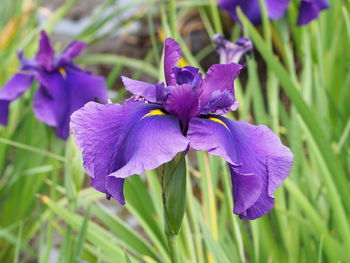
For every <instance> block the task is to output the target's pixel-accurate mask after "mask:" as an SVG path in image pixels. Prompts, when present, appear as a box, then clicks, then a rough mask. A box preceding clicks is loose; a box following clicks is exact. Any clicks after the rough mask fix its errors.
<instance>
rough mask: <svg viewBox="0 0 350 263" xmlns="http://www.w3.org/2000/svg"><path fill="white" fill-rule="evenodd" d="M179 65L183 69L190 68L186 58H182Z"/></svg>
mask: <svg viewBox="0 0 350 263" xmlns="http://www.w3.org/2000/svg"><path fill="white" fill-rule="evenodd" d="M178 65H179V66H180V67H181V68H183V67H186V66H188V63H187V62H186V60H185V59H184V58H181V59H180V60H179V63H178Z"/></svg>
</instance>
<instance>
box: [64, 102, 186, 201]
mask: <svg viewBox="0 0 350 263" xmlns="http://www.w3.org/2000/svg"><path fill="white" fill-rule="evenodd" d="M71 129H72V132H73V134H74V137H75V139H76V141H77V144H78V146H79V148H80V149H81V150H82V152H83V160H84V167H85V169H86V171H87V172H88V174H89V175H90V176H91V177H93V180H92V183H93V187H95V188H96V189H97V190H99V191H102V192H104V193H106V194H107V195H112V196H113V197H114V198H115V199H117V200H118V201H121V200H124V199H123V195H122V182H123V180H122V179H123V178H126V177H128V176H130V175H133V174H141V173H143V172H144V171H145V170H151V169H154V168H156V167H158V166H160V165H161V164H163V163H166V162H169V161H170V160H172V159H173V158H174V157H175V156H176V154H177V153H179V152H182V151H184V150H186V148H187V146H188V140H187V138H186V137H184V136H183V135H182V133H181V130H180V125H179V120H178V119H177V118H176V117H174V116H171V115H168V114H165V113H163V112H162V111H161V109H160V108H159V107H157V106H155V105H152V104H146V103H141V102H130V103H127V104H125V105H117V104H107V105H102V104H98V103H94V102H90V103H88V104H86V105H85V106H84V107H83V108H81V109H80V110H78V111H76V112H75V113H74V114H73V115H72V117H71ZM121 203H123V202H121Z"/></svg>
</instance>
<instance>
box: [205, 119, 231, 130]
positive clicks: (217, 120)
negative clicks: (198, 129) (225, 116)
mask: <svg viewBox="0 0 350 263" xmlns="http://www.w3.org/2000/svg"><path fill="white" fill-rule="evenodd" d="M208 119H209V120H211V121H215V122H217V123H220V124H221V125H223V126H224V127H225V128H226V129H228V130H230V129H229V128H228V127H227V125H226V123H224V122H223V121H222V120H220V119H218V118H215V117H209V118H208Z"/></svg>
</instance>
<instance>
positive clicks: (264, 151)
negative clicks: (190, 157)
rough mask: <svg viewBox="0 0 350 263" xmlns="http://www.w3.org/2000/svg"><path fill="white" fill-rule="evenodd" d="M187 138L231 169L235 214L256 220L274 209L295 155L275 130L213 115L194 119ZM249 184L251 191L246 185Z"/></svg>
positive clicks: (196, 147) (194, 146)
mask: <svg viewBox="0 0 350 263" xmlns="http://www.w3.org/2000/svg"><path fill="white" fill-rule="evenodd" d="M187 137H188V138H189V140H190V146H191V147H192V148H194V149H196V150H205V151H208V152H209V153H210V154H213V155H219V156H221V157H222V158H223V159H225V160H226V161H227V162H229V164H230V165H231V176H232V180H233V183H236V186H234V187H233V190H234V191H233V192H234V194H235V203H236V204H237V207H236V204H235V209H234V212H235V213H238V214H239V215H240V217H241V218H245V219H255V218H258V217H261V216H263V215H264V214H266V213H267V212H268V211H269V210H271V209H272V207H273V204H274V198H273V193H274V191H275V190H276V189H277V188H278V187H279V186H280V185H281V184H282V182H283V181H284V180H285V179H286V177H287V176H288V174H289V171H290V169H291V166H292V161H293V154H292V153H291V151H290V150H289V148H287V147H286V146H284V145H283V144H282V143H281V141H280V139H279V138H278V136H276V135H275V134H274V133H273V132H272V131H271V130H269V129H268V128H267V127H265V126H254V125H251V124H248V123H246V122H244V121H233V120H229V119H226V118H224V117H221V116H218V115H210V117H209V118H207V119H204V118H194V119H192V120H191V122H190V125H189V130H188V133H187ZM232 164H233V165H232ZM244 176H248V177H249V178H248V177H244ZM257 178H259V179H257ZM249 181H250V182H252V183H251V187H252V188H251V189H250V187H249V186H246V185H244V184H245V182H249ZM242 184H243V185H242ZM244 189H247V190H244ZM238 191H244V193H242V192H238ZM258 194H259V195H258ZM257 195H258V197H257ZM242 198H247V199H242ZM252 200H255V202H252Z"/></svg>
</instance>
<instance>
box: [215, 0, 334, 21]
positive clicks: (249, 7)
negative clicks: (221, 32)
mask: <svg viewBox="0 0 350 263" xmlns="http://www.w3.org/2000/svg"><path fill="white" fill-rule="evenodd" d="M217 1H218V4H219V6H220V8H221V9H222V10H224V11H227V12H229V13H230V14H231V16H232V18H233V19H234V20H236V21H237V22H239V19H238V16H237V12H236V9H237V7H240V8H241V9H242V12H243V13H244V14H245V15H246V16H247V17H248V18H249V20H250V21H251V22H252V23H253V24H254V25H259V24H261V21H262V17H261V10H260V5H259V0H217ZM289 3H290V0H265V4H266V9H267V15H268V17H269V18H270V19H272V20H277V19H280V18H282V17H283V16H284V14H285V13H286V11H287V9H288V6H289ZM326 8H329V4H328V2H327V0H301V2H300V5H299V17H298V22H297V24H298V25H305V24H308V23H309V22H311V21H312V20H314V19H316V18H317V17H318V15H319V13H320V11H322V10H323V9H326Z"/></svg>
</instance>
